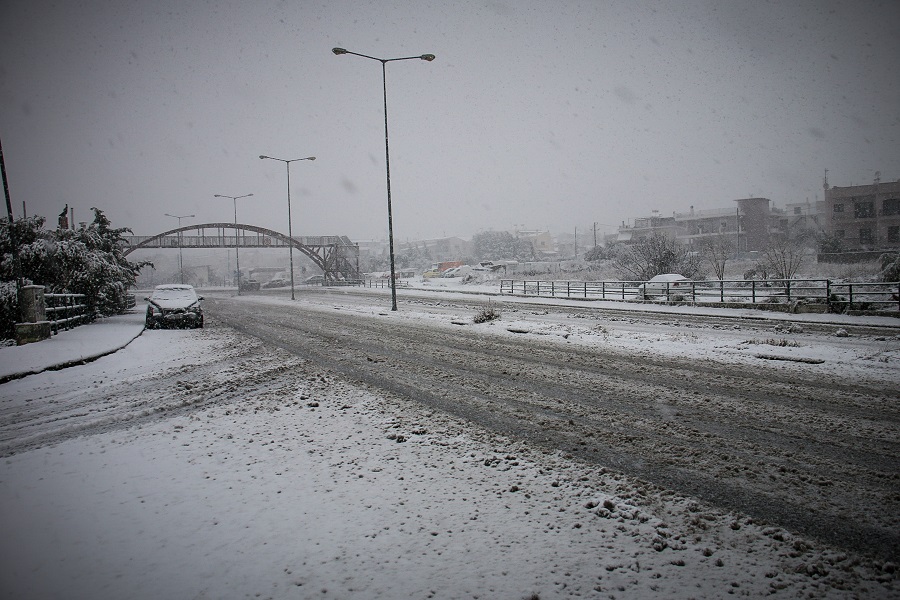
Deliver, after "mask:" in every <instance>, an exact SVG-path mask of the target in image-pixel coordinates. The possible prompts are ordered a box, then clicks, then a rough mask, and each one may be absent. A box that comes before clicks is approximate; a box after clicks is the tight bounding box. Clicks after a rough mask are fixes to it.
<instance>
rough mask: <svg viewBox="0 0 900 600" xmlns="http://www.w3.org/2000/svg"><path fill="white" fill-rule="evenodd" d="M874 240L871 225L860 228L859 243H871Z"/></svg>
mask: <svg viewBox="0 0 900 600" xmlns="http://www.w3.org/2000/svg"><path fill="white" fill-rule="evenodd" d="M872 242H873V240H872V229H871V228H869V227H862V228H861V229H860V230H859V243H860V244H871V243H872Z"/></svg>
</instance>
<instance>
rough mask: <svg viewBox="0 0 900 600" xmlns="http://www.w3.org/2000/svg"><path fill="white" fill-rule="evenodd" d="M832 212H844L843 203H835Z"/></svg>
mask: <svg viewBox="0 0 900 600" xmlns="http://www.w3.org/2000/svg"><path fill="white" fill-rule="evenodd" d="M834 212H839V213H842V212H844V205H843V204H835V205H834Z"/></svg>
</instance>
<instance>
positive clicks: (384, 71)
mask: <svg viewBox="0 0 900 600" xmlns="http://www.w3.org/2000/svg"><path fill="white" fill-rule="evenodd" d="M331 51H332V52H334V53H335V54H337V55H338V56H340V55H341V54H352V55H354V56H361V57H363V58H369V59H371V60H377V61H378V62H380V63H381V82H382V87H383V88H384V164H385V168H386V170H387V212H388V249H389V251H390V256H391V310H397V281H396V272H395V269H394V220H393V216H392V214H391V153H390V148H389V146H388V110H387V69H386V65H387V63H389V62H393V61H396V60H413V59H419V60H426V61H428V62H431V61H433V60H434V54H422V55H420V56H405V57H402V58H376V57H374V56H368V55H366V54H359V53H358V52H350V51H349V50H345V49H344V48H332V49H331Z"/></svg>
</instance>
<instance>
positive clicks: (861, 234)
mask: <svg viewBox="0 0 900 600" xmlns="http://www.w3.org/2000/svg"><path fill="white" fill-rule="evenodd" d="M823 213H824V215H823V216H824V221H825V224H824V229H825V231H826V232H827V233H829V234H831V235H833V236H834V237H836V238H839V239H841V240H843V244H844V247H845V249H847V250H881V249H892V248H893V249H896V248H900V181H892V182H886V183H884V182H881V181H879V179H878V178H877V177H876V180H875V182H874V183H872V184H870V185H854V186H848V187H828V185H827V184H826V186H825V202H824V207H823Z"/></svg>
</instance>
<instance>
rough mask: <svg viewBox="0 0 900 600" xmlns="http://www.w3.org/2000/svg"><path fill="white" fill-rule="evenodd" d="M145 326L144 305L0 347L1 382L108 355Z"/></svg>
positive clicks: (136, 334)
mask: <svg viewBox="0 0 900 600" xmlns="http://www.w3.org/2000/svg"><path fill="white" fill-rule="evenodd" d="M143 330H144V306H143V305H138V306H137V307H135V308H132V309H130V310H128V311H126V312H125V313H124V314H121V315H114V316H111V317H104V318H101V319H97V320H96V321H94V322H92V323H88V324H86V325H80V326H78V327H74V328H72V329H69V330H67V331H60V332H59V333H58V334H56V335H53V336H51V337H50V339H46V340H43V341H40V342H35V343H32V344H25V345H24V346H8V347H2V348H0V382H3V381H8V380H10V379H16V378H18V377H22V376H25V375H30V374H33V373H40V372H42V371H46V370H47V369H57V368H61V367H65V366H68V365H74V364H78V363H81V362H85V361H91V360H95V359H97V358H99V357H101V356H106V355H107V354H110V353H112V352H115V351H116V350H119V349H120V348H123V347H125V346H126V345H128V344H129V343H130V342H131V341H132V340H133V339H134V338H136V337H137V336H139V335H141V332H142V331H143Z"/></svg>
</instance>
